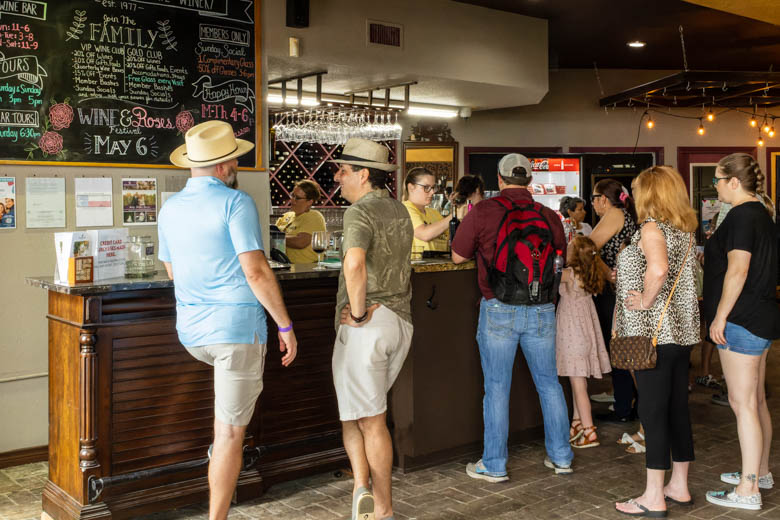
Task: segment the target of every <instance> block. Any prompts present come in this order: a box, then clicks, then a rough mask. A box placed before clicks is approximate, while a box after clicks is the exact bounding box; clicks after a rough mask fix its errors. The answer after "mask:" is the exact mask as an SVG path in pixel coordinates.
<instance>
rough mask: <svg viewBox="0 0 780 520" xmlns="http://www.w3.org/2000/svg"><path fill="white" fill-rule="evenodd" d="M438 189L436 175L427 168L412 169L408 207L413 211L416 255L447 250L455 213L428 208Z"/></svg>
mask: <svg viewBox="0 0 780 520" xmlns="http://www.w3.org/2000/svg"><path fill="white" fill-rule="evenodd" d="M435 190H436V176H435V175H434V174H433V173H431V172H430V170H426V169H425V168H421V167H417V168H412V169H411V170H409V173H407V174H406V179H404V206H406V209H407V210H408V211H409V216H410V217H411V218H412V227H414V241H413V242H412V258H420V257H422V252H423V251H446V250H447V241H448V238H449V224H450V220H452V213H450V214H449V215H447V216H446V217H442V216H441V213H439V212H438V211H436V210H435V209H433V208H430V207H428V205H429V204H430V203H431V200H433V195H434V191H435Z"/></svg>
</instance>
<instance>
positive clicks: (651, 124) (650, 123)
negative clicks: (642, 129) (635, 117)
mask: <svg viewBox="0 0 780 520" xmlns="http://www.w3.org/2000/svg"><path fill="white" fill-rule="evenodd" d="M646 124H647V128H651V129H652V128H653V127H654V126H655V121H653V116H651V115H650V114H647V123H646Z"/></svg>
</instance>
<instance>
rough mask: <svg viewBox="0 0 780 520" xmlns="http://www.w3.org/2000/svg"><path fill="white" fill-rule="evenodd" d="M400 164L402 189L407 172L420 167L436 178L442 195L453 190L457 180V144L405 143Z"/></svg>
mask: <svg viewBox="0 0 780 520" xmlns="http://www.w3.org/2000/svg"><path fill="white" fill-rule="evenodd" d="M402 164H403V169H402V170H403V171H402V173H403V176H402V178H401V179H400V183H401V188H402V189H403V187H404V186H403V182H404V179H406V174H407V173H408V172H409V170H411V169H412V168H417V167H422V168H425V169H427V170H429V171H430V172H431V173H433V174H434V175H435V176H436V184H437V185H438V186H439V190H438V193H443V192H444V191H445V190H446V188H448V187H449V188H453V187H454V186H455V183H456V182H457V180H458V143H457V142H455V141H452V142H448V143H428V142H419V141H405V142H404V155H403V163H402Z"/></svg>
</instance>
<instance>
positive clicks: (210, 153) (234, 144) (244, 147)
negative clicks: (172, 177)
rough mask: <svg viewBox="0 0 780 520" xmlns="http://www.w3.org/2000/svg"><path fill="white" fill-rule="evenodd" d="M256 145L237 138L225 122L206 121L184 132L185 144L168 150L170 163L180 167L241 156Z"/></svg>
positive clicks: (197, 165)
mask: <svg viewBox="0 0 780 520" xmlns="http://www.w3.org/2000/svg"><path fill="white" fill-rule="evenodd" d="M254 147H255V145H254V144H252V143H250V142H249V141H244V140H243V139H236V136H235V135H234V134H233V127H232V126H230V123H226V122H225V121H206V122H205V123H201V124H199V125H195V126H193V127H192V128H190V129H189V130H187V133H186V134H184V144H183V145H181V146H179V147H178V148H176V149H175V150H174V151H173V152H172V153H171V157H170V158H171V162H172V163H173V164H175V165H176V166H180V167H182V168H204V167H206V166H213V165H215V164H219V163H221V162H225V161H229V160H231V159H235V158H236V157H240V156H242V155H244V154H245V153H247V152H248V151H250V150H252V148H254Z"/></svg>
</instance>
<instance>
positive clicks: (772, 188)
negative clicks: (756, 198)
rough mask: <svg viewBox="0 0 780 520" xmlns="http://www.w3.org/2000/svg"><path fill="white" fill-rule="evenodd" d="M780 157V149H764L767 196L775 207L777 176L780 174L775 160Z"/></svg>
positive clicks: (771, 147) (772, 147)
mask: <svg viewBox="0 0 780 520" xmlns="http://www.w3.org/2000/svg"><path fill="white" fill-rule="evenodd" d="M778 157H780V147H776V146H770V147H768V148H767V149H766V170H767V180H768V181H769V196H770V197H772V202H774V203H775V205H777V195H778V193H777V191H778V186H777V174H778V173H780V171H778V168H777V161H776V159H777V158H778Z"/></svg>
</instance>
